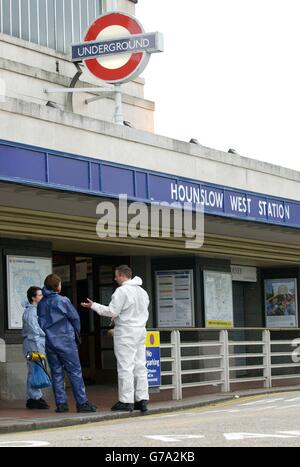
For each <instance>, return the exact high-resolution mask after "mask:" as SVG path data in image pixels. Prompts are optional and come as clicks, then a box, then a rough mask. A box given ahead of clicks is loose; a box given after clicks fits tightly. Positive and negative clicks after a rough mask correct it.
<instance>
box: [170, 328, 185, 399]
mask: <svg viewBox="0 0 300 467" xmlns="http://www.w3.org/2000/svg"><path fill="white" fill-rule="evenodd" d="M171 344H173V347H172V358H173V359H174V360H173V362H172V372H173V376H172V385H173V386H175V387H174V389H173V397H172V398H173V400H177V401H178V400H182V383H181V348H180V332H179V331H177V330H176V331H172V333H171Z"/></svg>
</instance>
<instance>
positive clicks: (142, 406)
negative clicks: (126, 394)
mask: <svg viewBox="0 0 300 467" xmlns="http://www.w3.org/2000/svg"><path fill="white" fill-rule="evenodd" d="M148 402H149V401H139V402H135V403H134V410H140V411H141V412H148Z"/></svg>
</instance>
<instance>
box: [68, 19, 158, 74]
mask: <svg viewBox="0 0 300 467" xmlns="http://www.w3.org/2000/svg"><path fill="white" fill-rule="evenodd" d="M162 51H163V36H162V34H160V33H158V32H153V33H145V31H144V29H143V27H142V26H141V24H140V23H139V22H138V21H137V20H136V19H135V18H134V17H133V16H130V15H125V14H123V13H119V12H113V13H108V14H106V15H103V16H100V18H98V19H96V20H95V21H94V23H93V24H92V25H91V26H90V27H89V29H88V31H87V33H86V35H85V38H84V42H83V43H80V44H73V45H72V60H73V62H80V61H83V62H84V63H85V66H86V67H87V68H88V70H89V71H90V72H91V73H92V74H93V75H94V76H96V77H97V78H99V79H101V80H103V81H106V82H108V83H124V82H127V81H131V80H133V79H134V78H136V77H137V76H139V75H140V74H141V73H142V72H143V70H144V69H145V67H146V66H147V64H148V62H149V58H150V54H151V53H154V52H162Z"/></svg>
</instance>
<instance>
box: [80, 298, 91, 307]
mask: <svg viewBox="0 0 300 467" xmlns="http://www.w3.org/2000/svg"><path fill="white" fill-rule="evenodd" d="M87 301H88V302H87V303H82V304H81V306H83V308H92V306H93V304H94V302H92V300H90V299H89V298H88V299H87Z"/></svg>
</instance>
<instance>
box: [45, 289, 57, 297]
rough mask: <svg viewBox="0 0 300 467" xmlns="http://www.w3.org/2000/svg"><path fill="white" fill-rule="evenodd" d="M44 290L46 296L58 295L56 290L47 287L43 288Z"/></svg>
mask: <svg viewBox="0 0 300 467" xmlns="http://www.w3.org/2000/svg"><path fill="white" fill-rule="evenodd" d="M42 292H43V297H44V298H48V297H50V295H57V294H56V292H54V291H53V290H49V289H47V288H46V287H44V288H43V290H42Z"/></svg>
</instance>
